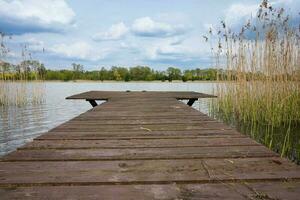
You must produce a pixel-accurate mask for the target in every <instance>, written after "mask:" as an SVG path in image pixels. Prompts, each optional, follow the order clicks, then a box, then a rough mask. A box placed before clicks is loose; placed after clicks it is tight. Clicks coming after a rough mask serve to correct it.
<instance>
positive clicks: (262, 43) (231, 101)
mask: <svg viewBox="0 0 300 200" xmlns="http://www.w3.org/2000/svg"><path fill="white" fill-rule="evenodd" d="M221 24H222V28H221V29H220V30H219V31H218V33H217V38H218V45H217V48H216V50H215V51H214V53H215V58H216V59H217V61H216V63H217V66H218V67H220V68H221V69H224V68H225V69H226V70H223V73H221V74H219V75H218V77H219V80H226V81H228V82H227V83H225V84H224V83H219V84H218V85H217V87H216V88H215V93H216V95H217V96H218V100H217V102H216V103H214V104H213V106H212V114H213V115H214V116H216V117H219V118H221V119H223V120H225V121H227V122H228V123H231V124H233V125H235V126H237V127H238V128H239V129H240V130H241V131H243V132H245V133H247V134H249V135H251V136H252V137H253V138H256V139H257V140H259V141H260V142H262V143H264V144H265V145H267V146H268V147H270V148H272V149H275V150H277V151H279V152H280V153H281V155H282V156H283V155H287V156H289V157H290V158H293V159H297V160H298V161H299V160H300V44H299V35H300V34H299V31H300V30H299V28H298V26H299V27H300V24H299V25H295V24H291V22H290V19H289V16H288V15H286V14H285V13H284V9H274V8H273V7H272V6H271V5H269V3H268V1H266V0H264V1H263V2H262V4H261V5H260V7H259V10H258V13H257V17H256V18H255V19H252V20H249V21H248V22H247V23H246V24H245V25H244V26H243V27H241V30H240V32H239V33H235V32H234V31H232V30H230V28H228V27H226V24H225V22H223V21H222V22H221ZM212 37H213V36H211V38H212ZM223 60H225V62H224V63H225V67H224V66H221V64H222V61H223Z"/></svg>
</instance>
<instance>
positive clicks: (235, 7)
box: [225, 0, 300, 27]
mask: <svg viewBox="0 0 300 200" xmlns="http://www.w3.org/2000/svg"><path fill="white" fill-rule="evenodd" d="M269 4H270V5H272V7H273V8H284V9H285V10H286V11H287V13H288V14H289V15H290V17H291V18H292V20H298V19H299V14H298V13H299V9H300V3H299V0H275V1H270V2H269ZM258 9H259V4H257V3H253V4H241V3H237V4H232V5H231V6H230V7H229V8H228V9H227V10H226V11H225V13H226V15H225V21H226V23H227V24H228V25H230V26H233V27H236V26H241V25H244V24H245V22H247V21H248V20H253V19H254V18H255V17H256V14H257V12H258Z"/></svg>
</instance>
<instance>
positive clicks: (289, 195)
mask: <svg viewBox="0 0 300 200" xmlns="http://www.w3.org/2000/svg"><path fill="white" fill-rule="evenodd" d="M299 193H300V182H292V181H289V182H271V183H266V182H250V183H248V182H244V183H210V184H207V183H206V184H164V185H162V184H153V185H139V184H137V185H113V186H111V185H97V186H95V185H94V186H93V185H91V186H90V185H89V186H43V187H39V186H36V187H19V188H0V196H1V199H2V200H11V199H24V200H27V199H41V200H46V199H47V200H48V199H95V200H98V199H99V197H101V199H106V200H115V199H119V200H128V199H143V200H153V199H215V200H224V199H225V200H232V199H237V200H249V199H270V200H271V199H289V200H298V199H299Z"/></svg>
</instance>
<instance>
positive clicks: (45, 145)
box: [19, 137, 259, 149]
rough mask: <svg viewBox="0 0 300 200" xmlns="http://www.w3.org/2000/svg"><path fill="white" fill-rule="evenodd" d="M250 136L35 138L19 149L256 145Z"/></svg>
mask: <svg viewBox="0 0 300 200" xmlns="http://www.w3.org/2000/svg"><path fill="white" fill-rule="evenodd" d="M256 145H259V144H258V143H257V142H254V141H253V140H251V139H250V138H232V137H225V138H209V137H207V138H178V139H152V140H145V139H128V140H114V139H112V138H111V139H109V140H80V141H78V140H75V141H74V140H60V141H49V140H35V141H33V142H30V143H28V144H26V145H25V146H23V147H21V148H19V149H101V148H151V147H152V148H166V147H172V148H180V147H208V146H210V147H215V146H217V147H218V146H256Z"/></svg>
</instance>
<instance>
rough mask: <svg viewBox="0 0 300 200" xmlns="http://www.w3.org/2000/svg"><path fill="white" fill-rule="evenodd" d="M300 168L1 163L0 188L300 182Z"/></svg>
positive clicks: (194, 162) (249, 161)
mask: <svg viewBox="0 0 300 200" xmlns="http://www.w3.org/2000/svg"><path fill="white" fill-rule="evenodd" d="M279 163H280V164H279ZM299 168H300V167H299V166H296V165H295V164H293V163H291V162H288V161H286V160H284V159H280V158H243V159H241V158H238V159H234V158H232V159H191V160H136V161H132V160H131V161H89V162H86V161H71V162H70V161H62V162H1V165H0V170H1V174H0V186H1V187H3V186H9V185H10V186H11V185H15V186H18V185H19V186H23V185H28V184H29V185H43V184H45V185H49V184H56V185H70V184H79V185H80V184H121V183H124V184H138V183H145V184H147V183H148V184H151V183H171V182H177V183H186V182H188V183H198V182H199V183H208V182H219V181H224V182H236V181H244V180H246V181H247V180H252V181H259V180H265V181H268V180H269V181H272V180H273V181H274V180H286V179H295V180H296V179H297V180H298V179H300V173H299Z"/></svg>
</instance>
